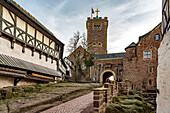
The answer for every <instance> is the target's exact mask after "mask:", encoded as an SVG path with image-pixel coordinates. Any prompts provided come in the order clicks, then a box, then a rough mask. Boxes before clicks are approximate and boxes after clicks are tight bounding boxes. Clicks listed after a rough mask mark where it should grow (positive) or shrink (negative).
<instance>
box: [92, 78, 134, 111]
mask: <svg viewBox="0 0 170 113" xmlns="http://www.w3.org/2000/svg"><path fill="white" fill-rule="evenodd" d="M130 88H131V87H130V82H129V81H124V82H116V81H112V82H111V83H105V84H104V88H96V89H94V90H93V91H94V98H93V99H94V102H93V107H94V113H104V112H105V108H106V107H107V106H108V105H109V104H110V103H111V102H112V99H113V98H114V97H116V96H118V93H119V92H121V93H122V92H123V93H125V94H126V95H129V90H130Z"/></svg>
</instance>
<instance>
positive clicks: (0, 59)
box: [0, 54, 60, 76]
mask: <svg viewBox="0 0 170 113" xmlns="http://www.w3.org/2000/svg"><path fill="white" fill-rule="evenodd" d="M0 65H1V66H8V67H10V68H17V69H22V70H27V71H31V72H37V73H41V74H44V75H51V76H60V75H58V73H57V71H56V70H53V69H50V68H46V67H44V66H41V65H37V64H33V63H31V62H27V61H24V60H21V59H17V58H14V57H11V56H7V55H4V54H0Z"/></svg>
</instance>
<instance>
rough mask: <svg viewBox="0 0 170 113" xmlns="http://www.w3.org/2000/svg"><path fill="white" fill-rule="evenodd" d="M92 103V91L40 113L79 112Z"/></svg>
mask: <svg viewBox="0 0 170 113" xmlns="http://www.w3.org/2000/svg"><path fill="white" fill-rule="evenodd" d="M92 103H93V92H92V93H89V94H86V95H84V96H81V97H78V98H75V99H73V100H70V101H68V102H65V103H63V104H60V105H58V106H55V107H53V108H50V109H48V110H46V111H43V112H41V113H80V112H81V111H82V110H83V109H84V108H86V107H87V106H89V105H92Z"/></svg>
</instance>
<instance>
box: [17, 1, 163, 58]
mask: <svg viewBox="0 0 170 113" xmlns="http://www.w3.org/2000/svg"><path fill="white" fill-rule="evenodd" d="M15 1H16V2H17V3H18V4H19V5H21V6H22V7H23V8H24V9H25V10H27V11H28V12H29V13H30V14H32V15H33V16H34V17H35V18H36V19H37V20H39V21H40V22H41V23H42V24H43V25H45V26H46V27H47V28H48V29H49V30H50V31H52V32H53V33H54V35H55V36H56V37H57V38H58V39H59V40H60V41H62V42H63V43H64V44H65V51H64V56H66V55H68V53H67V51H66V47H67V45H68V44H69V43H68V42H69V39H70V38H71V37H72V36H73V33H74V32H76V31H77V30H78V31H80V32H81V33H83V32H85V33H87V30H86V20H87V17H90V16H91V7H93V9H94V10H96V9H97V8H98V9H99V10H100V13H99V17H108V20H109V26H108V37H107V38H108V45H107V48H108V53H115V52H124V51H125V50H124V48H125V47H126V46H128V45H129V44H130V43H131V42H137V41H138V38H139V36H141V35H143V34H145V33H147V32H149V31H150V30H152V29H153V28H154V27H155V26H156V25H157V24H159V23H160V22H161V4H162V3H161V0H15ZM94 16H95V15H94Z"/></svg>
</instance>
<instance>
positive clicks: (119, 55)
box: [93, 52, 126, 60]
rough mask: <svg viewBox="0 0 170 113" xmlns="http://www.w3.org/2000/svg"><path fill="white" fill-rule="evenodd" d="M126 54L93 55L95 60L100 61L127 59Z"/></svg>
mask: <svg viewBox="0 0 170 113" xmlns="http://www.w3.org/2000/svg"><path fill="white" fill-rule="evenodd" d="M125 56H126V53H125V52H122V53H110V54H102V55H93V57H94V59H95V60H98V59H117V58H125Z"/></svg>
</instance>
